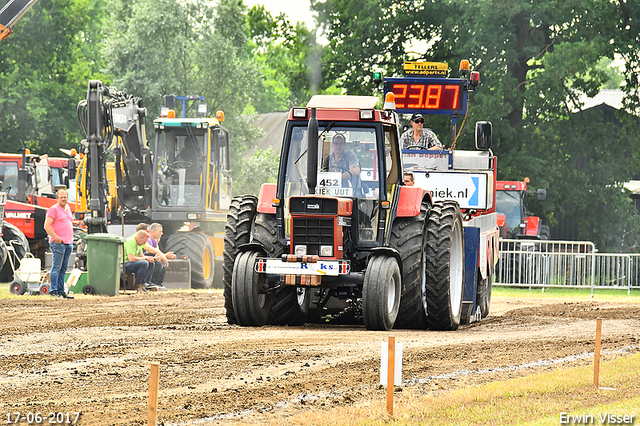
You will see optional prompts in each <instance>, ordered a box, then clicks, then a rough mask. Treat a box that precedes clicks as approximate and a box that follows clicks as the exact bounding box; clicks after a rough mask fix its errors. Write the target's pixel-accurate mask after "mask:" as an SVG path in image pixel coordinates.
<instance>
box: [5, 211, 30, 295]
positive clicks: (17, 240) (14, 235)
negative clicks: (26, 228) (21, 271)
mask: <svg viewBox="0 0 640 426" xmlns="http://www.w3.org/2000/svg"><path fill="white" fill-rule="evenodd" d="M2 239H3V240H4V242H5V244H6V246H7V247H9V246H13V250H7V258H6V260H5V262H4V265H2V268H0V283H8V282H11V281H13V278H14V271H13V269H11V262H10V261H9V256H11V260H12V261H13V266H14V268H15V269H18V268H19V267H20V262H21V261H22V258H23V257H24V256H25V255H26V254H27V253H30V249H29V240H28V239H27V237H25V235H24V234H23V233H22V231H21V230H20V229H19V228H18V227H17V226H15V225H14V224H12V223H9V222H4V224H3V225H2Z"/></svg>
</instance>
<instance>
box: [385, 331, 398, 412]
mask: <svg viewBox="0 0 640 426" xmlns="http://www.w3.org/2000/svg"><path fill="white" fill-rule="evenodd" d="M395 358H396V338H395V336H389V359H388V363H387V412H388V413H389V415H390V416H393V382H394V377H393V373H394V370H395V365H396V359H395Z"/></svg>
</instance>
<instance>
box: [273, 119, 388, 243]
mask: <svg viewBox="0 0 640 426" xmlns="http://www.w3.org/2000/svg"><path fill="white" fill-rule="evenodd" d="M376 135H377V134H376V129H375V128H374V127H340V126H332V127H330V128H329V129H328V130H326V131H325V128H324V127H323V126H322V125H320V127H319V131H318V136H319V139H318V166H317V181H316V182H317V184H316V191H315V192H316V194H317V195H326V196H329V197H347V198H353V199H354V201H355V202H354V207H355V209H357V214H358V229H359V232H358V235H359V239H360V240H362V241H374V240H375V239H376V238H377V218H378V210H379V209H378V206H379V198H380V174H379V170H378V169H379V162H378V154H377V153H378V150H377V143H378V142H377V136H376ZM290 137H291V143H290V150H289V156H288V161H287V170H286V174H285V187H284V189H285V197H287V198H288V197H290V196H294V195H307V194H308V191H309V189H308V186H307V160H308V157H307V155H306V153H307V127H306V126H297V127H293V128H292V130H291V133H290ZM285 212H286V213H287V216H288V206H285ZM354 213H355V212H354Z"/></svg>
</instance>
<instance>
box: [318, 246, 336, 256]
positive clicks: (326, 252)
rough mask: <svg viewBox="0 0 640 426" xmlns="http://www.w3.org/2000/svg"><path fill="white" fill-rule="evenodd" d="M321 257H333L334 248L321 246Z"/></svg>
mask: <svg viewBox="0 0 640 426" xmlns="http://www.w3.org/2000/svg"><path fill="white" fill-rule="evenodd" d="M320 256H323V257H331V256H333V246H320Z"/></svg>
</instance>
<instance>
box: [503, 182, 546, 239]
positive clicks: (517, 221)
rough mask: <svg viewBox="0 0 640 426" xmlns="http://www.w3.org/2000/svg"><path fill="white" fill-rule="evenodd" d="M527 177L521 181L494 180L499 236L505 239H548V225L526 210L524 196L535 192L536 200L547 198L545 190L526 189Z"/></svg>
mask: <svg viewBox="0 0 640 426" xmlns="http://www.w3.org/2000/svg"><path fill="white" fill-rule="evenodd" d="M528 183H529V178H524V180H523V181H497V182H496V190H497V192H496V211H497V212H498V226H499V227H500V237H501V238H505V239H526V240H548V239H549V237H550V232H549V227H548V226H547V225H543V224H542V221H541V220H540V218H539V217H537V216H532V215H531V213H530V212H529V211H528V210H527V204H526V198H527V196H529V195H534V194H536V195H537V197H538V201H544V200H546V199H547V191H546V190H545V189H538V190H537V191H532V190H528V189H527V184H528Z"/></svg>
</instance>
